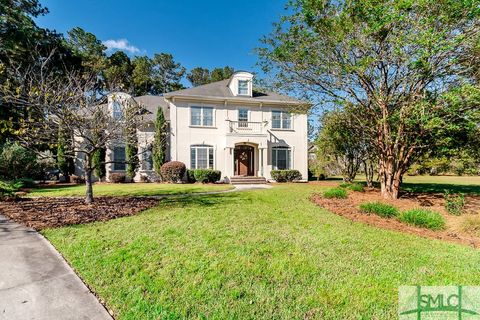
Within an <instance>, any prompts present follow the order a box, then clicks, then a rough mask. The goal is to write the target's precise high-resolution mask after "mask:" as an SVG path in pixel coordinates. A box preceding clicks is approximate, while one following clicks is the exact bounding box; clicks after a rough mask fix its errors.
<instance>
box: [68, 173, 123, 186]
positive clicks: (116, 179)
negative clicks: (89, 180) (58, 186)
mask: <svg viewBox="0 0 480 320" xmlns="http://www.w3.org/2000/svg"><path fill="white" fill-rule="evenodd" d="M125 179H126V175H125V173H119V172H113V173H110V182H112V183H124V182H125ZM77 183H78V182H77Z"/></svg>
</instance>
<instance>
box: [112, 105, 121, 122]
mask: <svg viewBox="0 0 480 320" xmlns="http://www.w3.org/2000/svg"><path fill="white" fill-rule="evenodd" d="M112 109H113V118H114V119H116V120H120V119H122V118H123V111H122V106H121V105H120V103H118V102H117V101H114V102H113V104H112Z"/></svg>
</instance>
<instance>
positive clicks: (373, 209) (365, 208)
mask: <svg viewBox="0 0 480 320" xmlns="http://www.w3.org/2000/svg"><path fill="white" fill-rule="evenodd" d="M360 210H361V211H362V212H365V213H368V214H370V213H373V214H376V215H377V216H380V217H382V218H390V217H396V216H398V210H397V208H395V207H394V206H391V205H389V204H386V203H382V202H367V203H362V204H361V205H360Z"/></svg>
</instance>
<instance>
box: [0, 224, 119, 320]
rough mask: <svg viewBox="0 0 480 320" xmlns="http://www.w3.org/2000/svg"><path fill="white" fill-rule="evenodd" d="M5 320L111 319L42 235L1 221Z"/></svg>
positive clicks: (0, 310) (0, 306) (0, 299)
mask: <svg viewBox="0 0 480 320" xmlns="http://www.w3.org/2000/svg"><path fill="white" fill-rule="evenodd" d="M0 319H1V320H16V319H19V320H28V319H36V320H47V319H48V320H56V319H62V320H64V319H65V320H67V319H95V320H103V319H110V320H111V319H112V318H111V317H110V315H109V314H108V312H107V311H106V310H105V308H104V307H103V306H102V305H101V304H100V303H99V302H98V300H97V299H96V298H95V296H94V295H93V294H92V293H91V292H90V291H89V290H88V288H87V287H86V286H85V285H84V284H83V282H82V281H81V280H80V278H79V277H78V276H77V275H76V274H75V273H74V272H73V270H72V269H71V268H70V267H69V266H68V265H67V263H66V262H65V260H63V258H62V257H61V256H60V255H59V254H58V253H57V251H56V250H55V249H54V248H53V246H52V245H51V244H50V243H49V242H48V241H47V240H45V239H44V238H43V237H42V236H41V235H39V234H38V233H37V232H35V231H33V230H31V229H28V228H26V227H23V226H21V225H19V224H17V223H14V222H10V221H9V220H7V219H6V218H5V217H4V216H1V215H0Z"/></svg>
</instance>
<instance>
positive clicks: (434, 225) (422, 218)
mask: <svg viewBox="0 0 480 320" xmlns="http://www.w3.org/2000/svg"><path fill="white" fill-rule="evenodd" d="M399 218H400V221H402V222H405V223H408V224H412V225H415V226H417V227H422V228H428V229H432V230H441V229H443V228H444V227H445V219H444V218H443V217H442V215H441V214H440V213H438V212H436V211H432V210H428V209H412V210H407V211H404V212H402V213H401V214H400V217H399Z"/></svg>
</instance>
